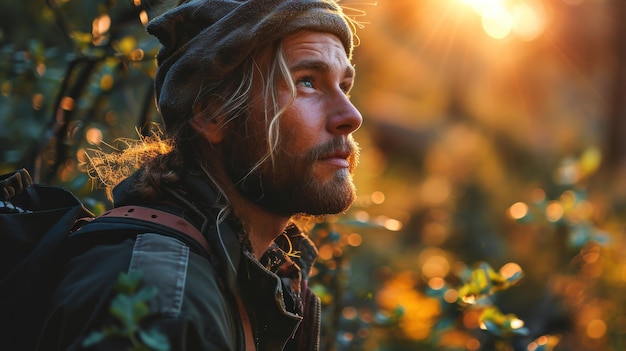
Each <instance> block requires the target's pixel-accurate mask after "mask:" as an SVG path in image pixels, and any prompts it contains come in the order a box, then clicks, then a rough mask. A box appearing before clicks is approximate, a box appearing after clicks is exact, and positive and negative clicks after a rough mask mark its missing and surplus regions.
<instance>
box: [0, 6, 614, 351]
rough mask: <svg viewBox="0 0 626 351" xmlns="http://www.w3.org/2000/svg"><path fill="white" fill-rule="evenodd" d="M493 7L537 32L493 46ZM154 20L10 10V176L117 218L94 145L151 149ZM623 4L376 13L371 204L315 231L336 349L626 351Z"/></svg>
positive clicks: (368, 168)
mask: <svg viewBox="0 0 626 351" xmlns="http://www.w3.org/2000/svg"><path fill="white" fill-rule="evenodd" d="M344 2H355V3H358V1H351V0H344ZM481 3H482V4H487V3H489V4H492V5H493V4H496V3H505V4H506V7H507V8H506V10H507V11H509V12H510V13H511V14H514V13H515V14H518V15H519V14H520V13H524V12H523V11H521V10H520V11H518V12H515V11H513V10H515V7H516V6H517V10H519V9H522V10H523V9H524V5H527V6H526V8H525V9H526V10H529V9H530V10H531V12H532V11H535V12H534V14H535V15H537V14H541V13H543V14H544V15H546V16H545V18H544V21H543V22H536V21H535V22H533V21H525V23H527V24H532V23H535V24H537V23H539V25H540V26H541V28H542V30H543V31H544V32H543V35H541V33H538V32H536V33H534V35H536V36H535V37H534V39H533V40H532V41H530V40H525V39H523V38H522V35H523V34H524V32H520V31H519V28H513V27H510V28H509V31H511V35H510V36H508V37H507V38H504V39H501V40H495V39H494V38H495V36H496V34H498V33H495V32H493V28H494V27H493V26H492V27H490V30H491V31H490V32H489V33H488V34H489V35H485V33H484V32H483V26H484V23H483V22H482V21H485V18H487V19H489V18H488V15H489V13H488V11H486V10H488V9H485V8H482V9H478V8H476V6H478V5H480V4H481ZM467 4H473V5H472V6H474V7H475V8H474V9H470V8H468V6H466V5H467ZM159 5H160V2H159V1H150V2H146V1H139V0H137V1H132V2H131V1H112V0H98V1H83V2H80V1H72V0H63V1H52V0H50V1H47V2H46V4H45V6H42V4H41V3H40V2H35V1H33V0H25V1H19V2H16V1H11V0H0V6H2V9H3V11H0V123H1V124H2V128H0V171H2V172H6V171H8V170H13V169H15V168H18V167H27V168H28V169H29V170H31V171H33V174H34V176H35V178H36V181H40V182H44V183H53V184H60V185H63V186H65V187H67V188H69V189H71V190H73V191H74V192H75V193H76V194H78V195H79V197H81V199H83V200H84V201H85V202H86V204H87V205H88V206H89V207H90V208H91V209H93V210H94V211H95V212H96V213H99V212H102V211H104V210H105V208H107V207H109V206H110V203H109V202H108V201H107V200H106V199H105V194H104V193H103V192H102V191H101V190H100V189H95V190H94V189H93V184H92V183H90V180H89V177H88V175H87V173H86V172H85V169H84V161H85V160H86V152H85V150H88V149H93V150H96V151H95V152H96V153H97V152H98V150H101V149H105V148H108V147H109V145H108V144H106V143H107V142H108V143H112V144H113V145H110V146H112V147H114V148H115V147H124V146H125V145H124V144H125V143H126V144H128V143H132V142H129V141H128V140H129V139H128V138H131V139H137V137H138V134H139V136H140V137H139V139H141V138H143V137H149V136H152V135H154V130H152V129H151V126H152V125H153V124H152V123H151V122H158V121H159V117H158V114H157V113H156V110H155V108H154V104H153V100H154V99H153V96H152V77H153V75H154V70H155V62H154V59H153V57H154V56H155V54H156V52H157V50H158V43H157V42H156V40H154V38H152V37H150V36H148V35H147V34H146V33H145V31H144V28H143V25H144V24H145V20H146V19H148V18H152V17H154V15H155V14H156V13H158V12H159V8H158V6H159ZM355 6H356V4H355ZM623 6H624V3H623V2H610V1H609V2H606V1H604V2H603V1H600V2H592V1H584V0H577V1H574V0H567V1H561V0H548V1H535V0H524V1H508V2H504V1H502V2H500V1H490V2H484V1H483V2H479V1H471V0H466V1H458V2H457V1H455V0H445V1H442V0H426V1H418V2H416V1H414V0H395V1H381V2H378V5H377V6H376V7H372V9H371V10H369V11H368V16H367V21H368V22H371V23H368V24H367V25H366V26H365V27H364V28H363V29H362V30H361V31H360V33H359V37H360V39H361V43H360V46H359V47H358V48H357V50H356V53H355V63H356V66H357V68H358V71H359V75H358V79H357V82H356V86H355V89H354V90H353V91H352V99H353V101H355V103H356V105H357V106H359V108H360V109H361V112H362V113H363V115H364V116H365V122H364V126H363V128H361V130H360V131H359V132H357V135H356V138H357V139H358V140H359V142H360V143H361V145H362V152H361V164H360V166H359V168H358V171H357V174H356V176H355V180H356V182H357V188H358V190H359V196H358V198H357V201H356V203H355V206H353V208H352V209H351V210H349V211H348V212H347V213H345V214H343V215H341V216H331V217H328V218H324V219H320V220H319V221H318V222H317V223H316V224H315V226H314V227H313V229H312V231H311V233H310V234H311V237H312V238H313V240H315V241H316V243H317V246H318V248H319V251H320V258H319V260H318V263H317V264H316V266H315V272H314V274H313V276H312V279H311V287H312V288H313V289H314V290H315V291H316V293H317V294H318V295H319V296H320V297H321V300H322V303H323V307H324V309H323V316H322V317H323V335H322V336H323V340H322V345H323V349H324V350H329V351H330V350H377V351H384V350H393V351H401V350H429V351H430V350H445V351H448V350H450V351H451V350H455V351H456V350H468V351H475V350H498V351H505V350H506V351H509V350H515V351H522V350H523V351H526V350H528V351H548V350H554V351H560V350H567V351H590V350H594V351H598V350H602V351H604V350H606V351H610V350H621V349H624V346H625V345H626V334H625V333H624V330H626V329H625V326H626V313H625V312H624V310H625V306H626V299H625V298H624V296H622V295H623V294H622V293H621V292H622V291H623V289H624V285H626V273H624V272H626V269H625V268H624V267H626V258H625V257H624V254H623V247H624V240H623V235H624V232H625V231H624V228H625V227H626V223H625V221H624V218H626V217H625V216H624V215H625V214H626V213H625V212H626V200H624V199H626V185H625V184H626V183H624V182H623V178H624V177H623V175H624V170H623V169H625V168H626V167H624V163H625V162H624V161H625V160H626V157H625V155H623V151H620V150H619V149H613V150H612V149H607V147H610V145H613V144H614V143H615V142H616V141H615V140H617V144H616V145H620V144H619V141H620V140H626V138H625V137H624V135H623V133H624V131H623V128H619V124H615V123H616V122H615V121H619V120H620V118H622V117H623V115H620V112H619V111H621V110H623V106H622V105H620V101H626V100H624V99H623V95H620V94H619V92H618V91H613V90H612V89H615V90H619V87H620V86H621V85H620V84H623V83H620V82H619V81H618V80H614V79H615V77H616V76H619V75H618V74H615V72H618V71H619V69H620V67H622V66H623V65H624V63H623V62H622V61H623V58H620V57H619V55H617V54H616V52H615V51H616V48H618V47H619V46H620V45H622V46H623V45H624V44H623V43H621V44H620V43H619V42H617V40H618V38H620V36H619V34H618V33H617V32H616V33H613V32H612V31H613V30H617V29H616V28H617V27H618V26H617V24H619V23H623V22H624V18H622V17H619V16H620V15H619V14H621V13H624V11H623ZM517 10H516V11H517ZM537 11H538V12H537ZM541 11H543V12H541ZM476 13H479V15H476ZM526 14H528V12H526ZM503 18H506V16H505V17H503ZM527 18H528V17H527ZM533 18H535V19H537V18H536V17H533ZM516 20H519V18H516ZM492 24H493V23H492ZM500 24H502V23H500ZM502 28H504V27H502ZM496 29H497V28H496ZM514 30H517V31H514ZM525 34H528V32H525ZM520 38H521V39H520ZM616 43H617V44H619V45H616ZM610 96H616V97H617V98H616V99H615V101H613V100H612V99H610V98H609V97H610ZM620 97H622V98H620ZM612 103H614V105H612ZM620 106H622V107H620ZM620 108H621V110H620ZM610 139H613V142H611V140H610ZM115 140H120V141H121V142H120V144H121V145H120V144H116V142H114V141H115ZM620 152H622V154H620ZM611 155H613V156H612V158H610V159H609V158H607V156H611ZM615 155H617V156H619V155H621V157H622V158H621V159H620V158H619V157H617V158H616V157H615ZM113 161H115V160H113ZM620 162H621V163H620ZM475 262H478V263H477V264H475V265H473V264H472V263H475ZM491 267H500V269H498V270H497V271H496V270H494V269H492V268H491ZM522 267H523V269H522ZM522 272H523V274H522ZM136 292H137V291H136ZM142 294H143V293H142ZM147 296H148V295H145V296H144V297H147ZM132 301H134V302H132ZM468 302H474V303H473V304H468ZM118 303H119V304H120V305H119V306H118V308H120V309H119V312H120V313H118V317H119V318H120V319H119V320H118V321H119V322H120V323H127V325H126V326H127V327H131V326H132V323H131V321H132V320H134V319H133V318H130V317H129V316H126V317H124V313H121V311H122V310H124V311H133V309H132V308H129V306H131V305H132V306H135V305H134V304H137V303H139V302H138V301H135V300H132V298H130V297H128V299H126V300H124V301H119V302H118ZM139 304H140V303H139ZM124 306H126V307H124ZM134 311H135V312H136V313H138V316H139V315H141V313H142V312H141V311H142V309H141V308H138V309H135V310H134ZM123 321H126V322H123ZM136 321H137V320H135V322H136ZM521 321H523V325H522V322H521ZM94 335H96V336H94V338H95V339H93V340H96V339H97V338H99V337H101V336H97V334H94ZM139 338H142V337H141V336H140V337H139ZM141 340H143V339H141ZM146 340H149V338H148V339H145V340H143V342H144V343H145V344H146V345H147V344H148V342H146Z"/></svg>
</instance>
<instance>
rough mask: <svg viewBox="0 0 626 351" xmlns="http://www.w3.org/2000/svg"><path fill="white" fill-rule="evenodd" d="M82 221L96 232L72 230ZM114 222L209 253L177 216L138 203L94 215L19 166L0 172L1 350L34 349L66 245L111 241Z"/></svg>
mask: <svg viewBox="0 0 626 351" xmlns="http://www.w3.org/2000/svg"><path fill="white" fill-rule="evenodd" d="M148 211H149V212H148ZM155 213H156V214H157V215H158V216H157V215H155ZM168 217H169V218H168ZM95 218H97V219H98V220H97V221H93V222H92V220H94V219H95ZM88 222H92V223H93V225H92V227H95V228H96V229H97V230H96V232H98V233H99V235H97V236H96V235H89V234H90V233H89V232H90V231H89V230H87V233H82V232H81V231H80V230H78V229H79V228H80V227H81V226H82V225H84V224H85V223H88ZM174 222H175V223H174ZM120 227H123V228H124V229H127V230H125V231H124V232H126V233H131V234H126V235H132V233H134V234H139V233H142V232H147V231H153V232H154V230H157V231H156V232H158V233H162V234H163V235H169V236H173V237H176V238H178V239H180V240H182V241H183V242H185V243H186V244H187V245H188V246H189V247H190V248H191V249H192V250H194V251H196V252H199V253H201V254H203V255H207V256H208V255H209V248H208V243H207V242H206V239H204V237H202V234H200V232H199V231H198V230H197V229H195V228H194V227H193V226H192V225H191V224H189V223H188V222H187V221H185V220H184V219H183V218H181V217H178V216H174V215H171V214H168V213H165V212H162V211H158V210H154V209H148V208H145V207H140V206H128V208H127V209H125V208H118V209H115V210H112V211H109V212H107V213H105V214H103V215H101V216H100V217H94V214H93V213H91V212H90V211H89V210H87V209H86V208H85V206H84V205H83V204H82V202H81V201H80V200H79V199H78V198H76V196H74V195H73V194H72V193H71V192H69V191H67V190H65V189H63V188H60V187H55V186H44V185H39V184H33V181H32V179H31V177H30V175H29V173H28V172H27V171H26V170H25V169H21V170H18V171H14V172H12V173H9V174H5V175H0V243H1V245H0V316H2V319H3V320H4V321H5V322H4V323H3V325H2V326H0V349H1V350H3V351H4V350H7V351H14V350H15V351H18V350H19V351H22V350H34V349H35V347H36V345H37V341H38V337H39V332H40V330H41V328H42V327H43V325H44V322H45V321H46V317H47V314H48V312H49V310H48V309H49V303H50V299H51V297H52V294H53V293H54V290H55V288H56V285H57V281H58V280H59V279H60V274H61V273H62V268H63V265H64V264H65V263H66V260H67V259H69V257H68V255H67V246H76V245H77V244H76V243H78V244H79V245H80V246H83V247H88V246H90V245H94V244H97V243H100V242H104V241H109V240H115V237H116V236H119V234H117V233H119V232H120V231H119V228H120ZM128 229H130V230H128ZM77 230H78V231H77ZM83 232H84V231H83ZM70 238H71V239H72V240H68V239H70ZM68 241H71V242H72V245H68Z"/></svg>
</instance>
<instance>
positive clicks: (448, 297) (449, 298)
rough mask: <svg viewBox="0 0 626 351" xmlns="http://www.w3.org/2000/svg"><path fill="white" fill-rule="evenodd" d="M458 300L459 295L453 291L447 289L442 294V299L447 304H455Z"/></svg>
mask: <svg viewBox="0 0 626 351" xmlns="http://www.w3.org/2000/svg"><path fill="white" fill-rule="evenodd" d="M458 298H459V293H458V292H457V291H456V290H454V289H449V290H448V291H446V292H445V294H443V299H444V300H445V301H446V302H447V303H455V302H456V300H457V299H458Z"/></svg>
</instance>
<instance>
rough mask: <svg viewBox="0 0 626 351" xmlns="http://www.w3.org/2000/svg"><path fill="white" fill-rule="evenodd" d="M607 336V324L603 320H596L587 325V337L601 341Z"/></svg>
mask: <svg viewBox="0 0 626 351" xmlns="http://www.w3.org/2000/svg"><path fill="white" fill-rule="evenodd" d="M604 334H606V323H605V322H604V321H603V320H601V319H595V320H592V321H591V322H589V324H587V335H588V336H589V337H590V338H592V339H600V338H601V337H603V336H604Z"/></svg>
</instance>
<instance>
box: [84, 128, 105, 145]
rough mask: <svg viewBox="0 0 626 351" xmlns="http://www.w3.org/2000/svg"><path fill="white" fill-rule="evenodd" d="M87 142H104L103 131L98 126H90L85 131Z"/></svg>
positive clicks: (95, 143) (92, 143) (96, 143)
mask: <svg viewBox="0 0 626 351" xmlns="http://www.w3.org/2000/svg"><path fill="white" fill-rule="evenodd" d="M85 138H86V139H87V142H88V143H89V144H91V145H99V144H100V142H102V131H101V130H100V129H98V128H89V129H88V130H87V133H85Z"/></svg>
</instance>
